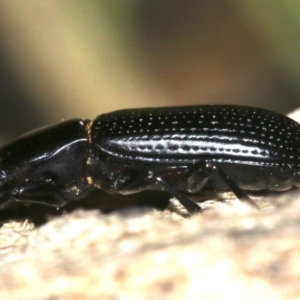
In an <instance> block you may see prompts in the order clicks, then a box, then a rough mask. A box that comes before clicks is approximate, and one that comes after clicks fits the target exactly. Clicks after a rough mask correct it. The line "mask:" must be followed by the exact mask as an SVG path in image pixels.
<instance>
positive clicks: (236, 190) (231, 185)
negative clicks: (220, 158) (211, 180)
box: [210, 165, 259, 209]
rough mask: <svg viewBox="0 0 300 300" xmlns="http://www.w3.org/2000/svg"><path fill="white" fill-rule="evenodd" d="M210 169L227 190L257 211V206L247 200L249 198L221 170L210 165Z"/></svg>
mask: <svg viewBox="0 0 300 300" xmlns="http://www.w3.org/2000/svg"><path fill="white" fill-rule="evenodd" d="M210 168H212V169H213V170H214V172H215V173H216V174H218V175H219V177H220V178H221V179H222V180H223V181H224V182H225V183H226V185H227V186H228V187H229V189H230V190H231V191H232V192H233V193H234V194H235V195H236V197H237V198H238V199H239V200H240V201H243V202H245V203H247V204H248V205H250V206H251V207H254V208H256V209H259V206H258V205H257V204H256V203H255V202H254V201H253V200H251V199H250V198H249V196H248V195H247V194H246V193H245V192H244V191H243V190H241V189H240V188H239V187H238V185H237V184H236V183H235V182H234V180H232V178H231V177H229V175H228V174H227V173H225V172H224V171H223V169H222V168H221V167H219V166H215V165H211V166H210Z"/></svg>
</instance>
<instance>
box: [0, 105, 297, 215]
mask: <svg viewBox="0 0 300 300" xmlns="http://www.w3.org/2000/svg"><path fill="white" fill-rule="evenodd" d="M299 138H300V124H298V123H297V122H295V121H293V120H291V119H289V118H287V117H285V116H283V115H280V114H277V113H274V112H270V111H267V110H263V109H258V108H251V107H243V106H233V105H232V106H231V105H200V106H183V107H164V108H142V109H127V110H119V111H115V112H112V113H107V114H102V115H100V116H98V117H97V118H96V119H95V120H94V121H90V120H82V119H72V120H69V121H64V122H61V123H59V124H57V125H53V126H49V127H46V128H42V129H39V130H36V131H33V132H31V133H28V134H25V135H23V136H21V137H20V138H18V139H16V140H15V141H13V142H11V143H9V144H7V145H5V146H3V147H2V148H0V208H1V207H3V206H5V205H6V204H7V203H8V202H9V201H13V200H14V201H20V202H35V203H43V204H46V205H52V206H56V207H60V206H63V205H64V204H65V203H67V202H69V201H72V200H75V199H78V198H81V197H83V196H85V195H86V194H88V193H89V192H90V191H92V190H94V189H97V188H101V189H103V190H104V191H106V192H109V193H120V194H130V193H136V192H139V191H142V190H145V189H164V190H167V191H168V192H169V193H170V194H171V195H172V196H174V197H175V198H177V199H178V200H179V201H180V203H181V204H182V205H183V206H184V207H185V208H186V209H187V210H188V211H189V212H191V213H194V212H197V211H200V210H201V208H200V207H199V206H198V205H197V204H196V203H195V202H193V201H192V200H190V199H189V197H188V196H186V193H199V192H200V191H201V189H202V188H203V187H204V186H210V187H211V188H213V189H216V190H220V189H225V188H227V189H229V190H231V191H232V192H233V193H234V194H235V195H236V196H237V198H239V199H240V200H242V201H246V202H247V203H248V204H250V205H251V206H253V207H257V205H256V204H255V203H254V202H253V201H252V200H251V199H250V198H249V197H248V196H247V194H246V193H245V192H244V191H245V190H272V191H282V190H286V189H289V188H291V187H293V186H300V141H299Z"/></svg>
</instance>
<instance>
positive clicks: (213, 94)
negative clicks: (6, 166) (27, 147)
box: [0, 0, 300, 144]
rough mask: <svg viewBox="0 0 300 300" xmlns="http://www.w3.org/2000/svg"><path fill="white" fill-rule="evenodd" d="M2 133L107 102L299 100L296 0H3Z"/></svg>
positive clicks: (287, 104) (1, 138)
mask: <svg viewBox="0 0 300 300" xmlns="http://www.w3.org/2000/svg"><path fill="white" fill-rule="evenodd" d="M0 74H1V75H0V143H1V144H2V143H5V142H7V141H9V140H10V139H12V138H14V137H16V136H17V135H19V134H22V133H24V132H26V131H29V130H32V129H34V128H37V127H39V126H44V125H47V124H51V123H55V122H59V121H61V120H63V119H68V118H73V117H81V118H91V119H92V118H94V117H96V116H97V115H98V114H101V113H104V112H109V111H112V110H116V109H123V108H133V107H147V106H169V105H189V104H221V103H223V104H225V103H228V104H241V105H243V104H244V105H252V106H257V107H262V108H269V109H272V110H274V111H277V112H281V113H288V112H289V111H291V110H293V109H295V108H296V107H297V106H300V1H299V0H290V1H279V0H278V1H274V0H264V1H260V0H254V1H253V0H243V1H240V0H228V1H226V0H214V1H211V0H186V1H182V0H131V1H121V0H119V1H118V0H114V1H104V0H101V1H100V0H95V1H93V0H89V1H80V0H69V1H55V0H51V1H49V0H45V1H39V0H31V1H11V0H0Z"/></svg>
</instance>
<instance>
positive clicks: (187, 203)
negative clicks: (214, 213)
mask: <svg viewBox="0 0 300 300" xmlns="http://www.w3.org/2000/svg"><path fill="white" fill-rule="evenodd" d="M156 183H157V184H159V185H161V186H162V187H164V188H165V189H166V190H167V191H168V192H169V193H170V194H171V195H172V196H174V197H175V198H176V199H177V200H178V201H179V202H180V203H181V204H182V205H183V206H184V207H185V209H186V210H187V211H188V212H189V213H191V214H192V213H196V212H201V210H202V209H201V207H200V206H199V205H198V204H196V203H195V202H194V201H192V200H191V199H189V198H188V197H187V196H185V195H184V194H183V193H181V192H179V191H177V190H176V189H174V188H173V187H172V186H171V185H169V184H168V183H167V182H165V181H164V180H163V179H161V177H156Z"/></svg>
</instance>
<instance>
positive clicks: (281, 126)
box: [92, 105, 300, 166]
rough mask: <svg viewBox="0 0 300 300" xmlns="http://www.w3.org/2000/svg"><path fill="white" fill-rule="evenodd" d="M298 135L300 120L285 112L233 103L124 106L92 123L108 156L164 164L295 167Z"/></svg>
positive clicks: (95, 137)
mask: <svg viewBox="0 0 300 300" xmlns="http://www.w3.org/2000/svg"><path fill="white" fill-rule="evenodd" d="M299 139H300V125H299V124H298V123H296V122H294V121H293V120H291V119H289V118H287V117H285V116H282V115H279V114H276V113H273V112H269V111H266V110H262V109H257V108H250V107H241V106H228V105H226V106H222V105H218V106H214V105H212V106H187V107H170V108H145V109H132V110H121V111H116V112H113V113H109V114H104V115H100V116H99V117H97V118H96V120H95V121H94V122H93V126H92V141H93V142H94V145H95V147H97V148H98V150H100V151H101V152H103V153H106V154H107V155H108V156H113V157H119V158H128V159H130V160H136V161H149V162H154V161H156V162H159V163H173V162H176V163H179V162H181V161H182V162H183V163H189V162H191V163H192V162H196V161H198V160H203V159H206V160H211V161H214V162H221V163H244V164H251V165H261V166H286V165H290V166H294V165H295V164H296V163H297V162H298V159H299V158H298V157H299V145H300V143H299Z"/></svg>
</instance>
